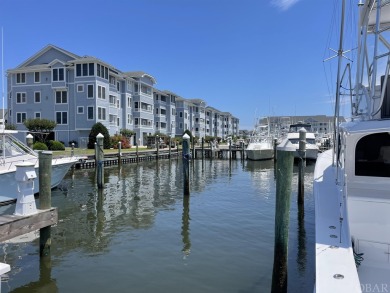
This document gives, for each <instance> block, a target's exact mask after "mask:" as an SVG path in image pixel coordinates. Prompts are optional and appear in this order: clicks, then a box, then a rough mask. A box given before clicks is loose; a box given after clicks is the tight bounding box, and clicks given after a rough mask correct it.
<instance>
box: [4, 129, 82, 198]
mask: <svg viewBox="0 0 390 293" xmlns="http://www.w3.org/2000/svg"><path fill="white" fill-rule="evenodd" d="M15 133H17V131H16V130H6V129H4V125H3V124H0V186H1V190H0V204H4V203H6V202H12V201H14V200H15V199H16V198H17V182H16V180H15V171H16V165H17V164H18V163H21V162H30V163H32V164H34V165H35V171H36V173H37V179H36V180H35V182H34V193H38V192H39V176H38V174H39V168H38V167H39V166H38V163H39V162H38V154H37V153H36V152H35V151H33V150H32V149H31V148H29V147H28V146H27V145H25V144H24V143H23V142H21V141H20V140H18V139H17V138H16V137H14V136H13V134H15ZM78 160H79V158H78V157H75V156H70V157H63V158H53V160H52V172H51V188H55V187H57V186H58V185H59V184H60V182H61V181H62V179H63V178H64V176H65V175H66V173H67V172H68V171H69V169H70V168H71V167H72V166H73V165H74V164H75V163H76V162H78Z"/></svg>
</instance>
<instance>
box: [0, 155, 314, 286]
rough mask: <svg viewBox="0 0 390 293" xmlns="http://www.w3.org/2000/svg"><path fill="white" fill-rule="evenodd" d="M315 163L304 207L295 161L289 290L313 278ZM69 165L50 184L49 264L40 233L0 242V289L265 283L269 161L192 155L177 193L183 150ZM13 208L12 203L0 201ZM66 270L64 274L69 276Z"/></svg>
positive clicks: (270, 226) (271, 182) (271, 180)
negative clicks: (166, 156)
mask: <svg viewBox="0 0 390 293" xmlns="http://www.w3.org/2000/svg"><path fill="white" fill-rule="evenodd" d="M313 168H314V167H313V165H310V164H308V166H307V167H306V173H305V182H307V183H306V184H305V206H304V211H302V210H301V209H298V206H297V192H296V191H297V188H296V186H297V180H298V179H297V170H296V167H295V169H294V174H293V183H292V191H293V192H292V196H291V211H290V218H291V219H290V229H289V234H290V235H289V248H288V249H289V254H288V276H289V277H288V292H308V291H311V288H313V286H314V201H313V196H312V191H311V184H310V183H311V181H312V176H313ZM104 173H105V174H104V178H105V183H104V188H103V189H98V188H97V187H96V181H95V170H94V169H72V170H71V171H70V172H69V173H68V175H67V176H66V177H65V178H64V180H63V181H62V182H61V184H60V185H59V186H58V188H56V189H54V190H52V206H53V207H57V208H58V224H57V225H56V226H53V227H52V232H51V233H52V246H51V261H50V265H47V264H46V265H43V264H42V262H41V263H40V261H39V247H38V244H39V242H38V240H37V239H36V240H32V241H31V239H30V241H27V242H18V243H12V242H6V243H2V244H1V248H2V249H1V253H0V258H1V260H2V262H6V263H8V264H10V265H11V271H10V272H9V273H8V274H7V275H6V277H4V276H3V280H2V292H31V291H32V290H38V292H39V290H43V288H50V292H77V291H78V292H83V291H84V292H86V291H93V292H128V291H129V290H131V291H132V292H167V291H172V292H175V291H183V290H185V291H186V292H269V291H270V288H271V279H272V263H273V241H274V221H275V219H274V217H275V175H276V174H275V169H274V162H273V161H272V160H269V161H249V160H219V159H216V160H193V161H191V164H190V193H191V194H190V196H187V197H184V196H183V189H182V187H183V173H182V160H176V159H173V160H159V161H150V162H149V161H145V162H142V163H140V164H123V165H122V166H111V167H106V168H105V169H104ZM2 209H3V213H5V214H6V213H13V209H14V206H13V205H10V206H5V207H2ZM69 280H71V281H69Z"/></svg>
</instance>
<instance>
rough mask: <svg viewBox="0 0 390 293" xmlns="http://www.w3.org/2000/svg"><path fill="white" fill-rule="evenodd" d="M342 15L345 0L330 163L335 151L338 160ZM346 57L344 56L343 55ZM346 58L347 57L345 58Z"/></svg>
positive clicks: (340, 43)
mask: <svg viewBox="0 0 390 293" xmlns="http://www.w3.org/2000/svg"><path fill="white" fill-rule="evenodd" d="M344 15H345V0H343V1H342V5H341V24H340V41H339V49H338V51H337V57H338V64H337V85H336V101H335V110H334V121H333V123H334V125H333V133H334V138H333V139H334V144H333V145H334V149H333V159H332V164H333V166H334V164H335V158H334V157H335V153H336V162H338V160H339V158H338V156H339V152H338V151H337V150H338V148H339V139H338V132H339V129H338V126H339V108H340V88H341V78H340V74H341V63H342V62H341V61H342V58H343V57H345V56H344V51H343V38H344ZM345 58H346V57H345ZM347 59H348V58H347Z"/></svg>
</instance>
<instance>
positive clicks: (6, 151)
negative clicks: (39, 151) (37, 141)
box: [0, 135, 36, 158]
mask: <svg viewBox="0 0 390 293" xmlns="http://www.w3.org/2000/svg"><path fill="white" fill-rule="evenodd" d="M25 154H32V155H34V156H36V153H35V152H34V151H33V150H31V149H30V148H28V147H27V146H26V145H24V144H23V143H22V142H21V141H19V140H17V139H16V138H14V137H11V136H10V135H1V136H0V156H1V157H3V158H9V157H16V156H22V155H25Z"/></svg>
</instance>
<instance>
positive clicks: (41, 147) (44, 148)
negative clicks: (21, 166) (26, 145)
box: [33, 141, 48, 151]
mask: <svg viewBox="0 0 390 293" xmlns="http://www.w3.org/2000/svg"><path fill="white" fill-rule="evenodd" d="M33 150H41V151H47V150H48V148H47V145H45V144H44V143H43V142H39V141H37V142H36V143H34V144H33Z"/></svg>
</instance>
